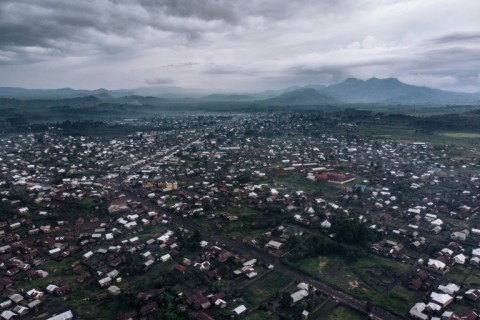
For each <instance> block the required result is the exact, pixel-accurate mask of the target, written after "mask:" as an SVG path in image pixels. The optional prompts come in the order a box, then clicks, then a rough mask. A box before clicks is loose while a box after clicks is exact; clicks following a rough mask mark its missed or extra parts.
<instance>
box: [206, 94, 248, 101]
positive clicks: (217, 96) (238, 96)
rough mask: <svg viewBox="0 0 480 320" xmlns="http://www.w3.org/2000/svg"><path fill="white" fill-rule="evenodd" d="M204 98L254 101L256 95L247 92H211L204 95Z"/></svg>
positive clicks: (207, 99) (209, 99)
mask: <svg viewBox="0 0 480 320" xmlns="http://www.w3.org/2000/svg"><path fill="white" fill-rule="evenodd" d="M202 100H206V101H254V100H256V99H255V97H252V96H250V95H246V94H221V93H216V94H210V95H208V96H205V97H202Z"/></svg>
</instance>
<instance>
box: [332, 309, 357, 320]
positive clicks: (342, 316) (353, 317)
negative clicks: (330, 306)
mask: <svg viewBox="0 0 480 320" xmlns="http://www.w3.org/2000/svg"><path fill="white" fill-rule="evenodd" d="M326 319H327V320H361V319H365V315H363V314H361V313H360V312H357V311H355V310H353V309H350V308H348V307H345V306H338V307H336V308H335V309H334V310H333V312H332V313H330V314H329V315H328V316H327V318H326Z"/></svg>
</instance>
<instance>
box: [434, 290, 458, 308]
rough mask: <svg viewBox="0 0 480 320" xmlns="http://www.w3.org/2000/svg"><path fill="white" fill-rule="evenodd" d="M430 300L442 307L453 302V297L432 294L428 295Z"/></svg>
mask: <svg viewBox="0 0 480 320" xmlns="http://www.w3.org/2000/svg"><path fill="white" fill-rule="evenodd" d="M430 298H431V299H432V301H433V302H437V303H439V304H440V305H442V306H444V305H446V304H448V303H449V302H451V301H452V300H453V297H452V296H450V295H448V294H444V293H436V292H432V293H431V294H430Z"/></svg>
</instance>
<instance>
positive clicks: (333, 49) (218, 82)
mask: <svg viewBox="0 0 480 320" xmlns="http://www.w3.org/2000/svg"><path fill="white" fill-rule="evenodd" d="M479 13H480V1H479V0H398V1H397V0H295V1H289V0H238V1H234V0H231V1H228V0H211V1H210V0H157V1H155V0H138V1H133V0H131V1H126V0H125V1H122V0H110V1H107V0H91V1H81V0H78V1H66V0H38V1H37V0H0V86H19V87H27V88H58V87H72V88H85V89H94V88H99V87H104V88H108V89H118V88H135V87H148V86H180V87H188V88H201V89H210V90H214V91H215V90H218V91H221V90H229V91H248V90H263V89H272V88H284V87H288V86H292V85H306V84H330V83H336V82H339V81H342V80H344V79H345V78H348V77H356V78H360V79H368V78H370V77H378V78H385V77H396V78H399V79H400V80H401V81H404V82H406V83H409V84H416V85H425V86H430V87H436V88H441V89H447V90H456V91H469V92H473V91H480V18H479Z"/></svg>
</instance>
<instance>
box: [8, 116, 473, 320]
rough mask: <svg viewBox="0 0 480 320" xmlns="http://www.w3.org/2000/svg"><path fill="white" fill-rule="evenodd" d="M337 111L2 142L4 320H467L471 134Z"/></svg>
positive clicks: (57, 127) (133, 122)
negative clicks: (409, 131) (438, 136)
mask: <svg viewBox="0 0 480 320" xmlns="http://www.w3.org/2000/svg"><path fill="white" fill-rule="evenodd" d="M348 112H353V111H352V110H350V111H348ZM348 112H347V111H345V113H344V114H342V113H340V114H333V113H332V114H327V115H326V114H324V113H323V112H314V111H309V112H307V111H305V112H300V111H299V112H276V113H240V112H239V113H231V114H230V113H224V114H214V113H211V114H204V115H189V116H187V115H172V116H170V117H165V118H161V117H157V118H151V119H150V118H142V119H123V120H111V121H105V122H91V121H84V122H79V123H75V122H70V121H67V122H63V123H56V124H49V125H48V126H45V127H44V128H41V129H38V128H37V130H32V131H27V132H22V133H18V132H10V133H6V134H4V135H2V136H0V198H1V201H0V240H1V241H0V269H1V270H0V289H1V290H2V300H1V301H0V308H1V310H0V318H1V319H6V320H9V319H22V318H25V319H26V318H28V319H51V320H59V319H112V318H116V319H122V320H126V319H199V320H208V319H230V318H232V317H233V318H242V319H267V318H271V319H318V318H321V319H367V318H370V319H401V318H412V319H421V320H427V319H443V320H448V319H451V320H455V319H478V315H479V313H478V312H479V310H480V308H479V303H480V273H479V270H480V269H479V267H480V217H479V215H478V212H479V208H480V198H479V193H480V192H479V190H478V188H479V186H480V161H479V159H480V158H479V149H478V148H477V147H476V144H477V143H478V141H477V140H478V138H471V139H470V140H469V141H467V142H465V141H464V140H459V143H448V144H446V143H438V142H436V141H435V140H434V139H430V140H432V141H429V137H430V136H429V135H428V134H426V135H423V134H419V135H415V134H413V135H411V137H410V139H394V138H392V137H391V136H390V135H388V134H384V132H382V130H383V129H382V128H383V127H382V123H381V121H382V118H381V116H379V117H373V116H372V117H371V118H372V119H368V120H362V121H360V120H359V119H361V117H358V114H356V113H355V112H353V114H354V116H353V117H352V116H351V115H350V114H348ZM342 115H343V116H342ZM345 115H346V116H345ZM360 115H361V114H360ZM82 130H83V131H82ZM392 130H395V128H394V129H392ZM372 132H373V133H372ZM451 141H454V140H449V142H451Z"/></svg>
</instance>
